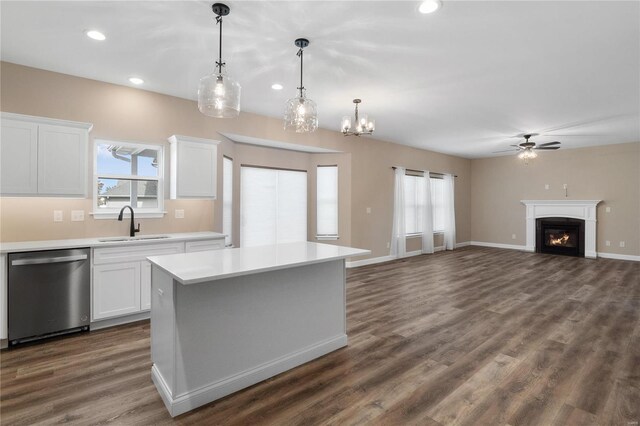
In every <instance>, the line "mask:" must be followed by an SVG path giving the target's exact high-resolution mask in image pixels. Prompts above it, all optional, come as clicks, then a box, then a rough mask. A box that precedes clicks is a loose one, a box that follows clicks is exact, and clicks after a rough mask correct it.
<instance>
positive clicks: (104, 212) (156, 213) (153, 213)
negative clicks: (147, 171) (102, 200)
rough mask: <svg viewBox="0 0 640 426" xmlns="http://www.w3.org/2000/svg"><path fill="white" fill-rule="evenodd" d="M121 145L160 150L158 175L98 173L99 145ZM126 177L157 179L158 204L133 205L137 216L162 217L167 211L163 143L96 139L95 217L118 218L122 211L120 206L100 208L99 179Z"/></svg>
mask: <svg viewBox="0 0 640 426" xmlns="http://www.w3.org/2000/svg"><path fill="white" fill-rule="evenodd" d="M106 144H108V145H120V146H125V147H129V148H142V149H151V150H155V151H157V152H158V158H157V161H158V175H157V176H139V175H127V174H111V173H103V174H98V146H99V145H106ZM100 178H107V179H123V180H124V179H126V180H138V181H157V187H158V206H157V207H154V208H142V207H134V206H131V207H133V211H134V212H135V216H136V217H137V218H142V219H148V218H162V217H164V215H165V214H166V213H167V212H166V211H165V210H164V192H165V191H164V189H165V188H164V146H162V145H150V144H144V143H139V142H133V141H122V140H117V139H95V140H94V141H93V177H92V186H93V197H92V203H93V204H92V208H91V213H89V214H90V215H92V216H93V217H94V219H117V217H118V214H119V213H120V208H105V209H99V208H98V179H100Z"/></svg>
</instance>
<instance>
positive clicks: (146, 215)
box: [89, 211, 167, 220]
mask: <svg viewBox="0 0 640 426" xmlns="http://www.w3.org/2000/svg"><path fill="white" fill-rule="evenodd" d="M166 214H167V212H164V211H163V212H161V211H156V212H136V213H135V218H136V219H160V218H163V217H164V215H166ZM89 215H91V216H93V218H94V219H99V220H101V219H117V218H118V215H119V212H100V211H97V212H91V213H89ZM130 217H131V215H130V212H128V211H127V212H125V220H129V218H130Z"/></svg>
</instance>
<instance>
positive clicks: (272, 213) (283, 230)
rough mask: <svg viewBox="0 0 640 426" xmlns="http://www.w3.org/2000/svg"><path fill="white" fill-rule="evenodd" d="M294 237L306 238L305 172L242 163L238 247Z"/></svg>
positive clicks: (303, 239) (284, 241)
mask: <svg viewBox="0 0 640 426" xmlns="http://www.w3.org/2000/svg"><path fill="white" fill-rule="evenodd" d="M295 241H307V172H306V171H303V170H284V169H274V168H262V167H253V166H245V165H242V167H241V174H240V245H241V247H251V246H261V245H267V244H278V243H289V242H295Z"/></svg>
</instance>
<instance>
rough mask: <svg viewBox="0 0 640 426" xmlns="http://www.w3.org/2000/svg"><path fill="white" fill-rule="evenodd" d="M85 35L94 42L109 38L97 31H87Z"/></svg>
mask: <svg viewBox="0 0 640 426" xmlns="http://www.w3.org/2000/svg"><path fill="white" fill-rule="evenodd" d="M84 33H85V34H86V35H87V37H89V38H90V39H93V40H98V41H103V40H105V39H106V38H107V37H105V35H104V34H102V33H101V32H100V31H96V30H87V31H85V32H84Z"/></svg>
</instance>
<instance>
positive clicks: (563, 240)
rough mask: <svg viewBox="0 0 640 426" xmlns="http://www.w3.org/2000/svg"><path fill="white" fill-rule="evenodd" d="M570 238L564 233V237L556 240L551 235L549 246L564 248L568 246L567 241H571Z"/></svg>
mask: <svg viewBox="0 0 640 426" xmlns="http://www.w3.org/2000/svg"><path fill="white" fill-rule="evenodd" d="M569 237H570V235H569V234H567V233H566V232H565V233H564V235H562V236H561V237H559V238H555V235H553V234H550V235H549V244H550V245H552V246H564V245H566V244H567V241H569Z"/></svg>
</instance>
